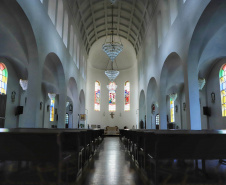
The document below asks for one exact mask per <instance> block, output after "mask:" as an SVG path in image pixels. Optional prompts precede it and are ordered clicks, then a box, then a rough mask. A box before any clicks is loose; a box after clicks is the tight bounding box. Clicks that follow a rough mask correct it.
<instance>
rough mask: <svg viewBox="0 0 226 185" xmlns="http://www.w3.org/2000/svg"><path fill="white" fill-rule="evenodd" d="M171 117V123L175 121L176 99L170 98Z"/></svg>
mask: <svg viewBox="0 0 226 185" xmlns="http://www.w3.org/2000/svg"><path fill="white" fill-rule="evenodd" d="M170 118H171V123H173V122H175V115H174V101H172V100H171V99H170Z"/></svg>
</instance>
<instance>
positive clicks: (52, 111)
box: [50, 98, 55, 121]
mask: <svg viewBox="0 0 226 185" xmlns="http://www.w3.org/2000/svg"><path fill="white" fill-rule="evenodd" d="M54 104H55V98H53V99H51V101H50V121H54Z"/></svg>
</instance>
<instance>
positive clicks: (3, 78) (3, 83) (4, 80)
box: [0, 63, 8, 94]
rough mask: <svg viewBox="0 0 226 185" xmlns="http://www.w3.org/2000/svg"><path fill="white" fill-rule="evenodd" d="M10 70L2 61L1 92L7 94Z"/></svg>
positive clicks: (0, 69)
mask: <svg viewBox="0 0 226 185" xmlns="http://www.w3.org/2000/svg"><path fill="white" fill-rule="evenodd" d="M7 80H8V71H7V69H6V66H5V65H4V64H3V63H0V94H6V91H7Z"/></svg>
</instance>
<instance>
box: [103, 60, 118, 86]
mask: <svg viewBox="0 0 226 185" xmlns="http://www.w3.org/2000/svg"><path fill="white" fill-rule="evenodd" d="M109 62H111V61H109ZM108 64H109V63H108ZM115 64H116V66H117V63H116V61H115ZM105 75H106V76H107V77H108V79H109V80H110V81H111V82H113V81H114V80H115V79H116V77H117V76H118V75H119V71H118V70H114V69H113V62H111V69H106V71H105Z"/></svg>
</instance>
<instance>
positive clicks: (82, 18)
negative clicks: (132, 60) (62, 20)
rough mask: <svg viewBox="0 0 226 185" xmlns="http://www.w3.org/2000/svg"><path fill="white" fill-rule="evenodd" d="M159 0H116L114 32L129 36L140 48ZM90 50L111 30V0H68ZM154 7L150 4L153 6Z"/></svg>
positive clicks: (137, 49)
mask: <svg viewBox="0 0 226 185" xmlns="http://www.w3.org/2000/svg"><path fill="white" fill-rule="evenodd" d="M158 1H159V0H142V1H141V0H117V1H116V3H115V4H114V9H115V10H117V14H116V13H114V15H113V16H114V20H117V21H115V22H114V25H115V28H114V30H116V31H115V32H114V35H119V36H120V37H123V38H126V39H127V40H128V41H129V42H131V44H132V45H133V46H134V49H135V51H136V52H138V51H139V48H140V45H141V44H142V42H143V39H144V36H145V35H146V31H147V29H148V26H149V25H150V21H151V20H152V18H153V15H154V11H155V9H156V6H157V3H158ZM66 2H67V4H68V8H69V9H70V10H71V14H72V16H73V18H74V20H73V21H74V22H75V25H77V27H78V31H79V32H80V35H81V39H82V40H83V43H84V46H85V48H86V51H87V53H88V52H89V50H90V47H91V46H92V45H93V43H94V42H95V41H97V40H98V39H100V38H101V37H104V36H108V35H109V34H111V32H110V28H111V23H112V22H111V21H110V17H111V16H112V14H111V2H110V0H66ZM150 7H151V8H150ZM148 8H149V9H148Z"/></svg>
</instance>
